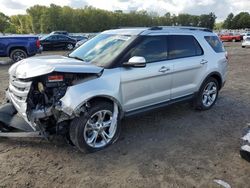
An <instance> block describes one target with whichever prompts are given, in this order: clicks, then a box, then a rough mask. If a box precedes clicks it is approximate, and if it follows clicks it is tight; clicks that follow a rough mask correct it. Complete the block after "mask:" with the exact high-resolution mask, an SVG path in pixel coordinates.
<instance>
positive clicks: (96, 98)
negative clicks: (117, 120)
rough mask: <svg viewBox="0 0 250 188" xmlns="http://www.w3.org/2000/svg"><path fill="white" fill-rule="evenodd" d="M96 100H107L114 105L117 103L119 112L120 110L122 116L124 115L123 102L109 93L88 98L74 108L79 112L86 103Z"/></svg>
mask: <svg viewBox="0 0 250 188" xmlns="http://www.w3.org/2000/svg"><path fill="white" fill-rule="evenodd" d="M96 101H106V102H109V103H112V104H113V105H114V104H116V105H117V106H118V109H119V112H120V117H123V116H124V111H123V108H122V105H121V103H120V102H119V101H118V100H117V99H116V98H114V97H112V96H109V95H96V96H92V97H90V98H88V99H86V100H84V101H83V102H82V103H80V104H79V105H78V106H77V107H76V109H75V110H74V111H75V112H77V111H78V110H79V109H81V108H82V107H83V106H84V105H88V103H90V105H91V103H93V102H96Z"/></svg>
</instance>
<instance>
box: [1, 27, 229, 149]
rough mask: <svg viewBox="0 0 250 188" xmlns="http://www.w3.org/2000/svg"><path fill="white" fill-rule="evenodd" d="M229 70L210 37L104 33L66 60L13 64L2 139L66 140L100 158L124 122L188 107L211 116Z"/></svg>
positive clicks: (184, 31) (195, 31) (179, 31)
mask: <svg viewBox="0 0 250 188" xmlns="http://www.w3.org/2000/svg"><path fill="white" fill-rule="evenodd" d="M227 64H228V63H227V54H226V52H225V50H224V47H223V44H222V43H221V41H220V40H219V39H218V37H217V35H216V34H214V33H213V32H211V31H210V30H208V29H204V28H193V27H153V28H129V29H117V30H109V31H105V32H103V33H101V34H99V35H98V36H96V37H95V38H93V39H91V40H90V41H88V42H86V43H85V44H84V45H82V46H81V47H79V48H78V49H76V50H75V51H73V52H72V53H70V54H69V55H68V56H67V57H66V56H43V57H33V58H29V59H25V60H22V61H20V62H18V63H16V64H14V65H13V66H12V67H11V68H10V69H9V75H10V84H9V88H8V90H7V92H6V96H7V99H8V103H7V104H5V105H4V106H2V107H1V109H0V122H2V123H1V133H0V136H44V137H47V138H48V137H49V135H52V134H63V135H65V136H66V137H67V138H68V140H69V141H70V142H71V143H72V144H74V145H75V146H76V147H77V148H78V149H79V150H81V151H90V152H93V151H97V150H100V149H103V148H105V147H107V146H108V145H110V144H112V143H113V142H115V141H116V140H117V138H118V136H119V133H120V130H121V127H120V123H119V122H120V120H121V119H122V118H124V117H127V116H131V115H134V114H138V113H142V112H145V111H148V110H153V109H156V108H159V107H164V106H167V105H170V104H173V103H176V102H180V101H188V100H189V101H192V104H193V105H194V107H195V108H196V109H199V110H207V109H210V108H211V107H212V106H213V105H214V104H215V102H216V99H217V97H218V92H219V90H220V89H221V88H222V87H223V85H224V83H225V80H226V70H227ZM3 114H4V115H3ZM6 117H7V118H6ZM20 117H21V118H20ZM6 119H7V120H6ZM24 120H25V121H24ZM13 130H14V132H13ZM16 130H19V132H16ZM20 130H22V132H20Z"/></svg>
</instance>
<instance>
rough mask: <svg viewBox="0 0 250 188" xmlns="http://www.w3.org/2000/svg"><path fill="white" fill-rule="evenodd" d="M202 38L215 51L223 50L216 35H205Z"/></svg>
mask: <svg viewBox="0 0 250 188" xmlns="http://www.w3.org/2000/svg"><path fill="white" fill-rule="evenodd" d="M204 38H205V40H206V41H207V42H208V44H209V45H210V46H211V47H212V48H213V50H214V51H215V52H216V53H220V52H225V48H224V46H223V44H222V42H221V41H220V39H219V38H218V37H217V36H205V37H204Z"/></svg>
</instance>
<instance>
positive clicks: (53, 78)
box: [48, 74, 63, 82]
mask: <svg viewBox="0 0 250 188" xmlns="http://www.w3.org/2000/svg"><path fill="white" fill-rule="evenodd" d="M48 81H49V82H62V81H63V75H58V74H57V75H51V76H48Z"/></svg>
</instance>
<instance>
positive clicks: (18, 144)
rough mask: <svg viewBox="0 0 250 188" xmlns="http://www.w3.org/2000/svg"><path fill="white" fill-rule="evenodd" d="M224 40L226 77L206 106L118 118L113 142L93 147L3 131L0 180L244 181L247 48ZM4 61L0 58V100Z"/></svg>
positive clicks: (249, 86) (249, 94)
mask: <svg viewBox="0 0 250 188" xmlns="http://www.w3.org/2000/svg"><path fill="white" fill-rule="evenodd" d="M226 46H227V47H226V48H227V50H228V52H229V58H230V63H229V72H228V73H229V74H228V80H227V83H226V85H225V87H224V88H223V90H222V91H221V93H220V97H219V99H218V101H217V104H216V105H215V106H214V107H213V108H212V109H211V110H209V111H205V112H197V111H194V110H192V109H191V108H190V106H189V105H188V104H178V105H173V106H171V107H168V108H166V109H163V110H159V111H155V112H153V113H150V114H146V115H144V116H138V117H134V118H130V119H127V120H123V121H122V127H123V131H122V134H121V137H120V139H119V141H118V142H117V143H116V144H114V145H112V146H111V147H109V148H107V149H105V150H104V151H101V152H97V153H93V154H82V153H79V152H78V151H77V150H76V149H75V148H72V147H71V146H69V145H67V144H66V143H65V142H64V140H63V139H61V138H56V139H55V140H53V141H52V142H48V141H45V140H40V139H3V138H1V139H0V163H1V168H0V187H95V188H96V187H102V188H104V187H188V188H189V187H215V188H216V187H220V186H218V185H217V184H215V183H214V182H213V181H214V179H221V180H224V181H226V182H227V183H229V184H230V185H231V186H232V187H236V188H241V187H242V188H247V187H250V182H249V178H250V164H249V163H247V162H246V161H244V160H242V159H241V158H240V156H239V138H240V135H241V129H242V128H243V127H245V126H246V125H247V123H249V122H250V82H249V81H250V49H241V47H240V43H226ZM53 53H57V52H53ZM60 53H61V52H60ZM1 60H2V61H6V59H0V61H1ZM8 68H9V65H0V82H1V83H0V84H1V89H0V102H2V101H3V98H4V89H5V88H6V87H7V84H8V76H7V70H8Z"/></svg>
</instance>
